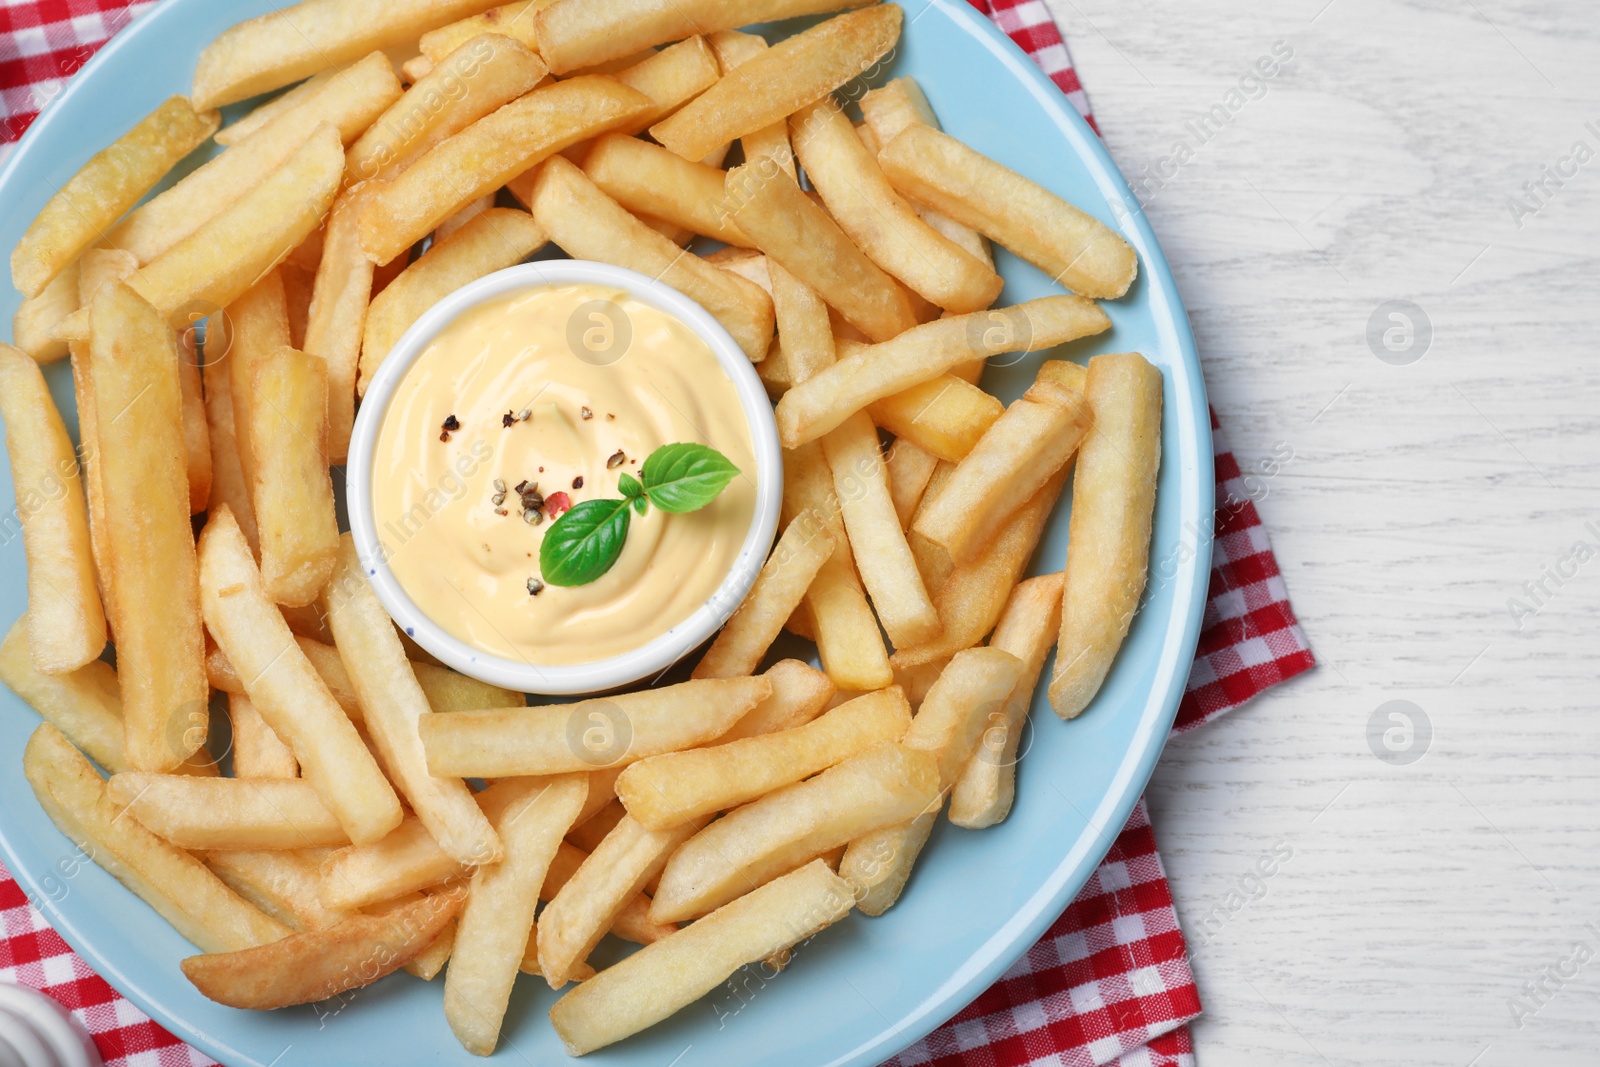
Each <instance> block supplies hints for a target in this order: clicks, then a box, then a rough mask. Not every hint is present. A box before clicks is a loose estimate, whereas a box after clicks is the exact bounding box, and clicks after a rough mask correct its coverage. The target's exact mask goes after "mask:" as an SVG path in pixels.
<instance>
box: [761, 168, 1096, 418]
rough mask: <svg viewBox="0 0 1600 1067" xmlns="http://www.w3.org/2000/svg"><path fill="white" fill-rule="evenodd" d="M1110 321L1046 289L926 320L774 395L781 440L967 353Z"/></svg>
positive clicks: (1008, 348) (1051, 341) (1018, 347)
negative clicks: (1003, 304)
mask: <svg viewBox="0 0 1600 1067" xmlns="http://www.w3.org/2000/svg"><path fill="white" fill-rule="evenodd" d="M774 184H776V183H774ZM769 254H770V253H769ZM1110 327H1111V320H1110V319H1109V318H1107V317H1106V313H1105V312H1104V311H1101V310H1100V308H1099V306H1097V305H1096V304H1095V303H1094V301H1092V300H1085V299H1084V298H1083V297H1080V296H1046V297H1041V298H1039V299H1037V300H1030V301H1028V302H1027V303H1025V304H1015V305H1013V306H1011V307H1007V308H996V309H994V310H992V311H978V312H974V313H972V314H970V315H955V316H952V317H950V318H947V319H938V320H936V321H934V322H929V323H925V324H923V325H921V326H917V327H916V328H914V329H911V330H907V331H906V332H905V333H904V334H902V335H900V336H898V337H896V338H895V339H894V340H892V341H888V342H885V343H883V344H879V345H873V346H871V347H869V348H864V349H858V350H855V351H853V352H851V353H850V354H849V355H845V356H844V357H843V358H841V359H840V360H839V361H838V362H837V363H835V364H834V365H833V366H831V367H828V368H827V369H826V370H823V371H822V372H820V373H819V374H817V375H816V376H815V377H813V378H811V379H810V380H808V381H805V382H801V383H799V384H797V385H795V386H794V387H793V388H791V389H790V390H789V391H788V392H787V393H785V394H784V397H783V399H782V400H780V401H779V402H778V407H777V412H778V433H779V436H780V437H781V438H782V440H783V445H784V447H785V448H794V447H795V446H796V445H800V444H804V443H805V442H807V441H813V440H816V439H817V438H818V437H820V436H822V435H823V434H825V433H827V432H828V431H829V430H831V429H833V428H834V427H835V426H838V425H839V424H840V423H841V422H843V421H844V420H845V418H846V417H848V416H849V415H851V414H853V413H854V412H857V411H860V410H861V409H862V408H864V407H866V406H867V405H868V404H871V403H872V402H873V401H875V400H882V399H883V398H884V397H887V396H893V395H894V394H896V393H898V392H900V391H902V390H904V389H909V388H911V387H912V386H914V385H917V384H919V383H921V382H926V381H930V380H932V379H934V378H937V377H938V376H939V375H941V374H945V373H947V372H949V371H950V370H952V369H954V368H955V367H958V366H960V365H961V364H963V363H966V362H968V361H970V360H973V359H983V358H987V357H989V356H993V355H997V354H999V353H1001V352H1021V351H1032V350H1039V349H1045V348H1052V347H1054V346H1056V345H1058V344H1062V343H1063V342H1066V341H1073V340H1076V339H1078V338H1080V337H1087V336H1089V335H1091V334H1096V333H1100V332H1102V331H1104V330H1107V329H1109V328H1110Z"/></svg>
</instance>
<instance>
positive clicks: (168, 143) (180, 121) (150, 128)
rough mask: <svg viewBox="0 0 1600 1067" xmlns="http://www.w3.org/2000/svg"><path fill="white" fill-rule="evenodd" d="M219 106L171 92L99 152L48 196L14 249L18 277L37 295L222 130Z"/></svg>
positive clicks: (18, 284)
mask: <svg viewBox="0 0 1600 1067" xmlns="http://www.w3.org/2000/svg"><path fill="white" fill-rule="evenodd" d="M218 121H219V119H218V116H217V113H216V112H215V111H209V112H204V111H196V110H195V109H194V108H193V107H191V106H190V105H189V101H188V100H186V99H184V98H183V97H181V96H174V97H170V98H168V99H167V101H166V102H165V103H163V104H162V105H161V106H160V107H158V108H156V109H155V110H154V111H152V112H151V113H150V114H149V115H147V116H145V117H144V118H143V119H141V120H140V121H139V123H138V124H137V125H135V126H134V127H133V129H131V130H129V131H128V132H127V133H125V134H123V135H122V136H121V137H120V138H118V139H117V140H116V141H114V142H113V143H112V144H110V145H109V146H107V147H106V148H105V149H103V150H102V151H100V152H99V153H98V154H96V155H95V156H93V157H92V158H91V159H90V160H89V161H88V162H87V163H85V164H84V165H83V166H82V167H81V168H80V169H79V170H78V173H76V174H74V175H73V176H72V177H71V178H68V179H67V181H66V184H64V185H62V186H61V188H60V189H59V190H57V191H56V194H55V195H54V196H52V197H51V198H50V199H49V201H48V202H46V204H45V206H44V208H43V209H42V210H40V212H39V214H38V217H36V218H35V219H34V220H33V222H31V223H30V224H29V225H28V229H27V231H26V232H24V233H23V235H22V238H21V239H20V240H19V241H17V245H16V247H15V248H13V249H12V250H11V280H12V282H13V283H14V284H15V285H16V287H17V288H18V289H20V290H21V291H22V294H23V295H24V296H38V295H39V294H40V293H41V292H43V291H44V287H45V286H46V285H48V284H49V282H50V280H51V279H52V278H54V277H55V276H56V275H57V274H60V273H61V272H62V271H63V270H65V269H66V268H67V267H68V266H69V265H70V264H71V263H72V261H73V260H75V259H77V258H78V253H80V252H82V251H83V250H84V249H85V248H87V247H89V246H90V245H91V244H93V243H95V242H96V241H98V240H100V239H101V238H102V237H104V236H105V232H106V231H107V230H108V229H110V228H111V224H112V223H114V222H116V221H117V219H119V218H121V217H122V213H123V212H125V211H127V210H128V209H129V208H130V207H132V206H133V205H134V204H136V203H138V201H139V198H140V197H142V196H143V195H144V194H145V193H147V192H149V191H150V189H151V188H152V187H153V186H154V185H155V184H156V183H157V182H159V181H160V180H161V179H162V178H163V177H164V176H165V175H166V173H167V171H169V170H171V169H172V167H173V164H175V163H177V162H178V160H180V159H182V158H183V157H184V156H186V155H188V154H189V153H190V152H192V151H194V150H195V148H197V147H198V146H199V145H200V143H201V142H202V141H204V140H205V139H206V138H207V137H210V136H211V135H212V134H213V133H215V132H216V129H217V125H218Z"/></svg>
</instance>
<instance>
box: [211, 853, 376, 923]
mask: <svg viewBox="0 0 1600 1067" xmlns="http://www.w3.org/2000/svg"><path fill="white" fill-rule="evenodd" d="M322 851H323V850H321V849H315V848H308V849H298V850H287V849H279V850H265V849H238V850H234V849H222V850H218V851H215V852H208V853H206V856H205V864H206V866H207V867H209V868H210V869H211V873H212V874H215V875H216V876H217V877H218V878H220V879H222V882H223V884H224V885H226V886H227V887H228V888H229V889H231V890H233V891H234V892H235V893H238V894H239V895H240V896H241V897H243V898H244V899H245V900H248V901H249V902H250V903H252V904H254V905H255V906H256V907H258V908H260V909H261V910H262V911H263V912H265V913H266V914H268V915H270V916H272V917H273V918H274V919H277V920H278V921H279V922H281V923H283V925H285V926H287V927H289V928H290V929H292V930H297V931H300V932H302V933H303V932H305V931H307V930H327V929H330V928H332V927H334V926H337V925H339V924H340V923H342V922H344V921H345V920H346V919H348V918H350V916H351V915H352V914H353V913H352V912H349V911H343V910H339V909H335V908H330V907H328V906H327V905H325V904H323V903H322V901H321V899H320V898H319V897H318V896H317V885H318V878H317V857H318V856H319V855H320V854H321V852H322Z"/></svg>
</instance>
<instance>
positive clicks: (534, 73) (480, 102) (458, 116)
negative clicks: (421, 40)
mask: <svg viewBox="0 0 1600 1067" xmlns="http://www.w3.org/2000/svg"><path fill="white" fill-rule="evenodd" d="M545 73H546V69H545V65H544V62H543V60H541V59H540V58H539V57H538V56H537V55H536V54H535V53H534V52H533V51H531V50H530V49H529V48H528V46H527V45H525V44H523V43H522V42H521V41H518V40H515V39H513V38H511V37H507V36H505V35H503V34H498V33H485V34H481V35H480V36H477V37H473V38H471V39H470V40H467V41H463V42H462V43H461V44H460V45H459V46H458V47H457V48H456V49H455V50H454V51H452V52H451V53H450V54H449V55H447V56H444V57H443V58H442V59H440V61H439V62H438V63H437V64H436V65H435V66H434V68H433V70H431V71H429V72H428V74H427V75H425V76H424V77H422V78H419V79H418V80H417V82H416V84H414V85H412V86H411V88H409V89H407V90H406V91H405V93H404V94H403V95H401V96H399V97H398V98H397V99H396V100H395V101H394V103H392V104H390V105H389V109H388V110H387V111H385V112H384V113H383V114H382V115H380V116H378V118H377V120H376V121H374V122H373V123H372V124H371V125H370V126H368V127H367V130H366V132H365V133H363V134H362V135H361V136H360V137H359V138H357V140H356V142H355V143H354V144H352V145H351V146H350V150H349V152H347V153H346V154H345V175H346V180H347V181H349V182H351V183H355V182H363V181H367V180H368V179H370V178H378V179H381V180H384V181H388V180H389V179H391V178H393V177H394V176H395V175H397V174H399V173H400V172H401V171H403V170H405V169H406V168H407V167H409V166H410V165H411V164H413V163H415V162H416V161H417V160H418V159H421V158H422V156H423V155H424V154H425V153H426V152H427V151H428V150H429V149H431V148H432V147H434V146H435V145H437V144H438V143H439V142H441V141H443V140H444V139H445V138H447V137H450V136H452V135H454V134H456V133H459V132H460V131H461V130H464V129H466V128H467V127H468V126H470V125H471V124H472V123H474V122H476V121H478V120H479V119H481V118H483V117H484V116H485V115H487V114H489V113H490V112H491V111H494V110H495V109H496V108H498V107H500V106H501V105H502V104H506V103H509V102H510V101H512V100H515V99H516V98H517V97H519V96H521V95H522V94H523V93H526V92H528V91H529V90H530V89H532V88H533V87H534V86H535V85H538V84H539V81H540V79H542V78H543V77H544V76H545Z"/></svg>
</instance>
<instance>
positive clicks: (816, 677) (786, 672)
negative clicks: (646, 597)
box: [0, 659, 834, 777]
mask: <svg viewBox="0 0 1600 1067" xmlns="http://www.w3.org/2000/svg"><path fill="white" fill-rule="evenodd" d="M761 677H763V678H765V679H766V680H767V681H768V682H770V683H771V685H772V695H771V696H769V697H767V698H766V699H765V700H763V701H761V702H760V703H759V704H757V705H756V706H755V707H754V708H751V709H750V711H748V712H746V713H745V715H744V716H743V717H742V718H741V719H740V720H739V721H738V722H736V723H734V724H733V729H731V730H729V731H728V732H726V733H724V734H722V735H721V736H719V737H718V738H717V743H718V744H727V743H728V742H730V741H738V740H740V739H741V738H745V737H760V736H761V735H762V734H770V733H774V732H776V731H778V730H792V729H794V728H795V727H796V726H804V725H805V724H806V723H808V722H810V721H811V720H812V719H815V718H816V717H817V716H818V715H821V714H822V711H823V708H825V707H826V706H827V704H828V701H829V699H830V698H832V696H833V694H834V684H833V682H832V680H831V679H829V677H828V676H827V675H826V674H823V673H822V672H821V671H819V670H817V669H816V668H815V667H813V666H811V665H810V664H808V663H801V662H800V661H799V660H797V659H783V660H779V661H778V662H777V663H774V664H773V665H772V666H771V667H768V668H767V669H766V671H765V672H763V673H762V675H761ZM0 680H3V679H0ZM596 773H600V772H596ZM621 773H622V771H621V769H619V770H618V771H617V772H616V774H617V776H618V777H620V776H621Z"/></svg>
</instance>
